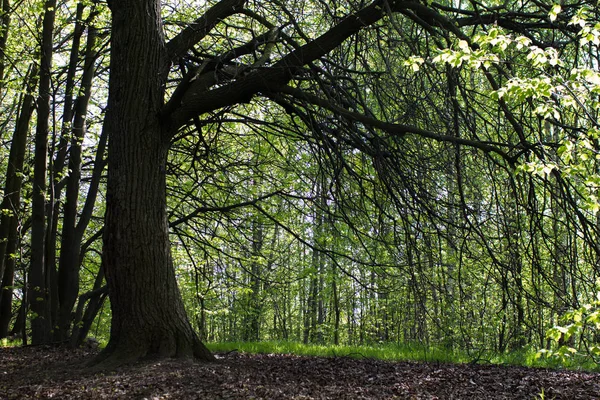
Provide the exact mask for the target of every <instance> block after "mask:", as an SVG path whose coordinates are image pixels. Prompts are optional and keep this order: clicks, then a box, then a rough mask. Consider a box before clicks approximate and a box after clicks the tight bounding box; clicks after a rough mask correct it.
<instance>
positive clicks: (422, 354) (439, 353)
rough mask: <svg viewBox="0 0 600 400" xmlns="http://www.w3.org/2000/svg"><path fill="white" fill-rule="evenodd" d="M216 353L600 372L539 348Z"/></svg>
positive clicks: (256, 348)
mask: <svg viewBox="0 0 600 400" xmlns="http://www.w3.org/2000/svg"><path fill="white" fill-rule="evenodd" d="M206 345H207V347H208V348H209V349H210V350H211V351H213V352H228V351H233V350H237V351H240V352H244V353H260V354H295V355H301V356H318V357H351V358H357V359H361V358H369V359H377V360H386V361H422V362H442V363H470V362H475V363H478V364H498V365H512V366H525V367H536V368H552V369H571V370H587V371H599V370H600V368H599V366H598V365H596V364H594V363H593V362H590V361H587V362H586V361H585V360H572V362H569V363H561V362H560V361H558V360H556V359H548V358H539V357H536V353H537V350H536V349H523V350H521V351H515V352H511V353H504V354H498V353H493V352H480V353H478V354H477V356H474V355H469V354H467V353H466V352H460V351H457V350H453V349H444V348H435V347H426V346H419V345H396V344H382V345H376V346H344V345H340V346H334V345H330V346H327V345H318V344H302V343H296V342H285V341H264V342H220V343H207V344H206Z"/></svg>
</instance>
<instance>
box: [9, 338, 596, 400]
mask: <svg viewBox="0 0 600 400" xmlns="http://www.w3.org/2000/svg"><path fill="white" fill-rule="evenodd" d="M93 355H94V351H93V350H84V349H81V350H67V349H62V348H52V347H25V348H22V347H10V348H0V398H1V399H32V398H36V399H39V398H42V399H45V398H55V399H391V398H398V399H486V398H487V399H528V400H531V399H600V374H594V373H583V372H574V371H555V370H546V369H534V368H523V367H508V366H494V365H473V364H439V363H417V362H389V361H379V360H371V359H353V358H348V357H336V358H333V357H332V358H325V357H299V356H292V355H267V354H241V353H236V352H233V353H228V354H217V357H218V358H219V361H217V362H214V363H197V362H183V361H177V360H166V361H147V362H144V363H139V364H135V365H131V366H126V367H122V368H120V369H118V370H116V371H112V372H105V373H91V372H86V370H85V369H84V368H83V365H84V363H85V362H86V361H87V360H89V359H91V357H93Z"/></svg>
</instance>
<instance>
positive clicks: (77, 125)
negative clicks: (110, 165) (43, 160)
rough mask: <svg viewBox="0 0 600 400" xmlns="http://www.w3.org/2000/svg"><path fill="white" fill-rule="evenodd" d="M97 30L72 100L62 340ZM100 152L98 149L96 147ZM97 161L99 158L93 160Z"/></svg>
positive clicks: (77, 241) (75, 271) (70, 301)
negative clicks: (77, 89)
mask: <svg viewBox="0 0 600 400" xmlns="http://www.w3.org/2000/svg"><path fill="white" fill-rule="evenodd" d="M95 45H96V29H95V28H94V27H93V26H90V28H89V29H88V38H87V47H86V56H85V65H84V71H83V76H82V78H81V81H82V82H81V88H82V94H81V95H80V96H78V97H77V101H76V102H75V120H74V121H73V135H72V136H73V137H72V139H71V148H70V156H69V178H68V180H67V190H66V196H65V206H64V218H63V230H62V241H61V246H60V260H59V269H58V296H59V303H60V309H59V317H58V338H59V340H65V339H66V338H67V337H68V331H69V328H70V325H71V311H72V310H73V306H74V305H75V301H76V300H77V295H78V294H79V265H80V263H79V255H80V250H81V240H82V238H83V230H81V229H77V225H76V220H77V208H78V207H77V206H78V204H79V201H78V200H79V183H80V179H81V143H82V141H83V138H84V136H85V121H86V116H87V108H88V104H89V100H90V96H91V92H92V79H93V77H94V71H95V68H94V64H95V61H96V50H95ZM98 151H100V149H98ZM96 162H98V160H97V161H96Z"/></svg>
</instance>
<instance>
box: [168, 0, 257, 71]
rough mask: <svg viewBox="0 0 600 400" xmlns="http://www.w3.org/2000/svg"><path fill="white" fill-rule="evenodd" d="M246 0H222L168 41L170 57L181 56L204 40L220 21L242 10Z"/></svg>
mask: <svg viewBox="0 0 600 400" xmlns="http://www.w3.org/2000/svg"><path fill="white" fill-rule="evenodd" d="M245 3H246V0H222V1H220V2H219V3H217V4H215V5H214V6H212V7H211V8H209V9H208V11H207V12H206V13H204V15H202V16H201V17H200V18H198V19H196V20H195V21H194V22H192V23H191V24H190V25H189V26H188V27H187V28H185V29H184V30H183V31H181V32H180V33H179V34H178V35H177V36H175V37H174V38H173V39H171V41H170V42H169V43H167V51H168V54H169V59H171V60H175V59H177V58H178V57H181V56H182V55H183V54H185V52H186V51H188V50H189V49H190V48H191V47H192V46H194V45H195V44H196V43H198V42H199V41H200V40H202V39H203V38H204V37H205V36H206V35H207V34H208V32H210V30H211V29H212V28H214V27H215V25H216V24H217V23H219V21H221V20H223V19H225V18H227V17H229V16H230V15H233V14H236V13H237V12H239V11H241V9H242V7H243V6H244V4H245Z"/></svg>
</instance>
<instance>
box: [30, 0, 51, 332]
mask: <svg viewBox="0 0 600 400" xmlns="http://www.w3.org/2000/svg"><path fill="white" fill-rule="evenodd" d="M55 8H56V1H55V0H48V1H46V2H45V4H44V20H43V30H42V49H41V62H40V86H39V97H38V102H37V113H38V122H37V128H36V133H35V162H34V173H33V193H32V217H31V223H32V225H31V265H30V272H29V274H30V277H29V285H30V290H31V294H30V296H29V297H30V305H31V311H32V312H33V317H32V320H31V331H32V342H33V344H39V343H45V342H47V341H49V340H50V330H51V327H52V321H50V315H49V307H48V301H49V293H48V291H47V281H46V280H47V278H48V276H47V273H46V272H47V271H45V257H44V256H45V239H46V238H45V232H46V216H45V211H46V172H47V160H48V132H49V126H48V120H49V118H50V82H51V71H52V40H53V30H54V15H55Z"/></svg>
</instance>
